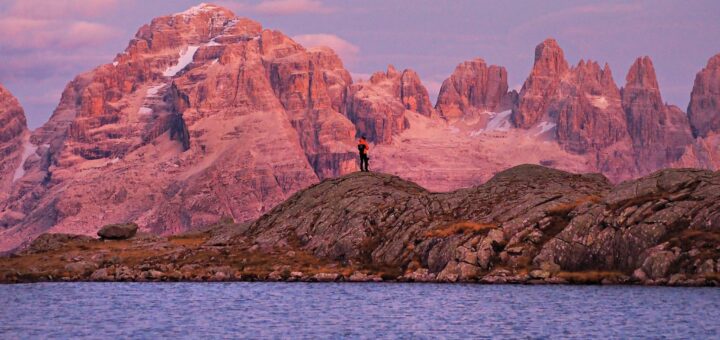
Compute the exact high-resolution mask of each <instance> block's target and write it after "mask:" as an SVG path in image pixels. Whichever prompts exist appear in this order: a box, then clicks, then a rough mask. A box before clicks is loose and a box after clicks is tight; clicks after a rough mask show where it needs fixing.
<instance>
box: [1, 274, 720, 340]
mask: <svg viewBox="0 0 720 340" xmlns="http://www.w3.org/2000/svg"><path fill="white" fill-rule="evenodd" d="M719 317H720V289H718V288H672V287H635V286H516V285H479V284H408V283H250V282H238V283H36V284H21V285H0V338H2V339H15V338H158V337H162V338H169V337H172V338H343V337H345V338H378V337H381V338H437V337H441V338H468V337H469V338H488V337H493V338H507V337H512V338H547V337H551V338H588V337H602V338H607V337H610V338H635V337H643V338H644V337H651V338H718V337H720V321H719V320H720V319H719Z"/></svg>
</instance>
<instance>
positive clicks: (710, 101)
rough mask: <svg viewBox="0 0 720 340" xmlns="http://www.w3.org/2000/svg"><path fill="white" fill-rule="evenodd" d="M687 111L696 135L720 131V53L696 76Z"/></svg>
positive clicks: (705, 135) (703, 135)
mask: <svg viewBox="0 0 720 340" xmlns="http://www.w3.org/2000/svg"><path fill="white" fill-rule="evenodd" d="M687 112H688V117H689V119H690V124H691V125H692V129H693V134H694V135H695V136H696V137H697V136H699V137H707V135H708V133H709V132H711V131H712V132H720V54H716V55H715V56H713V57H712V58H710V60H708V63H707V66H706V67H705V68H704V69H702V70H701V71H700V72H698V74H697V75H696V76H695V84H694V85H693V89H692V93H691V95H690V104H689V105H688V109H687Z"/></svg>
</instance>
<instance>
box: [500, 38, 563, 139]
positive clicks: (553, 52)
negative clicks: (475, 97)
mask: <svg viewBox="0 0 720 340" xmlns="http://www.w3.org/2000/svg"><path fill="white" fill-rule="evenodd" d="M568 69H569V66H568V63H567V61H566V60H565V54H564V52H563V50H562V49H561V48H560V45H558V43H557V41H555V39H546V40H545V41H543V42H542V43H540V44H539V45H537V47H535V62H534V64H533V68H532V71H531V72H530V76H528V78H527V80H525V83H524V84H523V87H522V90H520V98H519V104H518V107H517V109H515V110H513V115H512V121H513V123H514V124H515V126H517V127H519V128H524V129H527V128H530V127H532V126H533V125H535V124H536V123H537V122H539V121H540V120H541V119H542V118H543V116H544V115H545V114H546V113H547V112H548V111H550V110H554V107H553V106H552V99H553V98H554V97H555V96H556V94H557V92H558V91H559V89H560V81H561V79H562V77H563V75H564V74H566V73H567V71H568Z"/></svg>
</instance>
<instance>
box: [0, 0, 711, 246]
mask: <svg viewBox="0 0 720 340" xmlns="http://www.w3.org/2000/svg"><path fill="white" fill-rule="evenodd" d="M359 135H365V136H366V137H367V138H368V139H369V141H370V142H371V144H372V145H371V162H370V167H371V170H373V171H381V172H386V173H390V174H394V175H397V176H400V177H402V178H405V179H408V180H411V181H413V182H416V183H418V184H420V185H422V186H423V187H425V188H427V189H429V190H431V191H449V190H455V189H458V188H463V187H469V186H473V185H478V184H480V183H483V182H485V181H487V180H488V179H490V178H491V177H492V176H493V175H495V174H496V173H498V172H500V171H502V170H504V169H506V168H509V167H512V166H515V165H518V164H524V163H531V164H540V165H544V166H548V167H553V168H557V169H561V170H566V171H571V172H576V173H586V172H599V173H602V174H603V175H605V176H606V177H607V178H608V179H610V181H612V182H616V183H617V182H621V181H624V180H628V179H633V178H637V177H640V176H644V175H647V174H649V173H652V172H654V171H657V170H660V169H663V168H669V167H691V168H702V169H711V170H717V169H719V168H720V54H718V55H715V56H713V57H711V58H710V60H709V61H708V63H707V66H706V67H705V68H704V69H702V70H700V71H699V72H698V73H697V75H696V78H695V83H694V86H693V90H692V93H691V99H690V103H689V105H688V107H687V112H684V111H683V110H682V109H681V108H678V107H676V106H672V105H667V104H665V103H664V101H663V99H662V96H661V92H660V88H659V86H658V82H657V78H656V75H655V69H654V66H653V63H652V61H651V59H650V58H649V57H640V58H637V60H636V61H635V62H634V64H633V65H632V66H631V68H630V70H629V71H628V72H627V75H626V77H625V82H624V84H623V85H622V86H621V87H618V85H617V83H616V81H615V79H614V77H613V74H612V71H611V69H610V66H609V65H607V64H605V65H603V66H602V67H601V66H600V64H598V63H597V62H595V61H591V60H587V61H585V60H581V61H580V62H579V63H578V64H577V65H574V66H573V65H570V64H569V63H568V61H567V60H566V59H565V57H564V53H563V50H562V49H561V48H560V46H559V44H558V43H557V41H555V40H554V39H547V40H545V41H543V42H541V43H540V44H539V45H537V47H536V48H535V61H534V64H533V68H532V71H531V73H530V75H529V76H528V77H527V80H526V81H525V83H524V84H523V86H522V89H521V90H520V91H519V92H517V91H514V90H510V89H509V87H508V82H507V71H506V70H505V68H504V67H502V66H496V65H487V63H486V62H485V61H484V60H482V59H480V58H477V59H474V60H469V61H465V62H462V63H460V64H459V65H458V66H457V67H456V69H455V70H454V72H453V73H452V74H451V75H450V76H449V77H448V78H447V79H446V80H445V81H444V82H443V84H442V87H441V89H440V93H439V95H438V98H437V102H436V103H435V105H433V104H432V103H431V101H430V96H429V94H428V91H427V89H426V88H425V86H424V85H423V84H422V81H421V79H420V77H419V76H418V74H417V73H416V72H414V71H413V70H411V69H405V70H402V71H400V70H398V69H396V68H394V67H393V66H388V68H387V70H384V71H379V72H376V73H374V74H373V75H372V76H371V77H370V78H369V80H367V81H359V82H354V81H353V79H352V77H351V75H350V73H349V71H348V70H347V69H345V67H344V66H343V63H342V61H341V60H340V58H339V57H338V56H337V54H336V53H335V52H334V51H332V50H331V49H329V48H323V47H318V48H305V47H303V46H301V45H300V44H298V43H297V42H295V41H293V40H292V39H291V38H289V37H288V36H286V35H285V34H283V33H282V32H279V31H276V30H270V29H264V28H263V27H262V26H261V24H259V23H257V22H255V21H252V20H250V19H246V18H241V17H237V16H236V15H235V14H233V13H232V12H231V11H229V10H227V9H225V8H222V7H219V6H215V5H208V4H201V5H198V6H195V7H193V8H190V9H188V10H187V11H185V12H182V13H177V14H174V15H169V16H163V17H159V18H155V19H153V20H152V22H151V23H149V24H147V25H144V26H142V27H141V28H140V29H139V30H138V32H137V33H136V35H135V37H134V38H133V39H132V40H130V42H129V44H128V47H127V48H126V49H125V51H123V52H121V53H119V54H117V56H116V57H115V59H114V60H113V61H112V62H111V63H108V64H104V65H100V66H98V67H96V68H95V69H93V70H91V71H89V72H86V73H83V74H80V75H78V76H77V77H76V78H75V79H73V80H72V81H71V82H70V83H68V85H67V86H66V88H65V90H64V91H63V94H62V98H61V100H60V103H59V104H58V106H57V108H56V109H55V111H54V112H53V114H52V116H51V117H50V119H49V120H48V122H46V123H45V124H44V125H42V126H41V127H39V128H38V129H36V130H34V131H30V130H29V129H28V128H27V123H26V120H25V115H24V112H23V109H22V108H21V106H20V104H19V103H18V101H17V100H16V99H15V98H14V97H13V96H12V95H11V94H10V93H9V92H8V91H7V90H5V89H4V88H2V87H0V188H1V189H2V190H1V191H0V251H9V250H12V249H15V248H17V247H19V246H22V245H24V244H27V242H28V241H30V240H32V239H33V238H34V237H36V236H37V235H39V234H41V233H44V232H62V233H74V234H94V233H95V232H96V231H97V229H98V228H99V227H100V226H102V225H103V224H108V223H124V222H129V221H132V222H135V223H137V224H138V225H139V226H140V227H141V229H142V230H144V231H149V232H153V233H157V234H164V235H168V234H175V233H179V232H183V231H187V230H192V229H197V228H200V227H203V226H206V225H209V224H212V223H215V222H217V221H218V220H220V219H221V218H224V217H225V218H232V219H233V220H235V221H238V222H240V221H249V220H253V219H255V218H257V217H259V216H260V215H262V214H263V213H265V212H267V211H268V210H270V209H271V208H273V207H275V206H277V205H278V204H279V203H281V202H283V201H284V200H285V199H287V198H288V197H290V196H291V195H292V194H293V193H295V192H297V191H298V190H300V189H303V188H307V187H309V186H311V185H313V184H316V183H318V182H319V181H321V180H323V179H327V178H331V177H337V176H341V175H345V174H348V173H351V172H354V171H357V169H358V166H357V159H356V154H357V151H356V148H355V139H356V137H357V136H359Z"/></svg>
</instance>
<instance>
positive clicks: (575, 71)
mask: <svg viewBox="0 0 720 340" xmlns="http://www.w3.org/2000/svg"><path fill="white" fill-rule="evenodd" d="M550 105H551V106H553V107H555V108H557V110H558V111H557V117H556V124H557V133H556V134H557V141H558V143H559V144H560V145H561V146H562V147H563V148H564V149H566V150H568V151H570V152H573V153H577V154H589V155H594V156H595V159H596V161H595V162H594V163H595V168H596V169H597V170H598V171H601V172H602V173H604V174H606V175H607V176H609V177H610V178H612V179H613V180H617V179H619V178H627V177H629V176H633V175H634V174H635V169H634V167H633V162H632V161H633V158H632V156H633V155H632V149H631V144H632V143H631V141H630V138H629V135H628V132H627V123H626V120H625V114H624V112H623V109H622V103H621V99H620V91H619V90H618V88H617V86H616V85H615V81H614V80H613V77H612V71H611V70H610V66H609V65H607V64H606V65H605V66H604V67H603V68H600V65H598V63H597V62H595V61H587V62H585V61H583V60H581V61H580V62H579V63H578V65H577V66H575V67H573V68H572V69H570V70H569V71H568V73H567V74H566V75H564V76H563V80H562V82H561V85H560V90H559V91H558V92H557V97H556V98H555V99H554V100H552V101H551V104H550ZM550 114H553V113H552V112H551V113H548V115H550Z"/></svg>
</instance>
